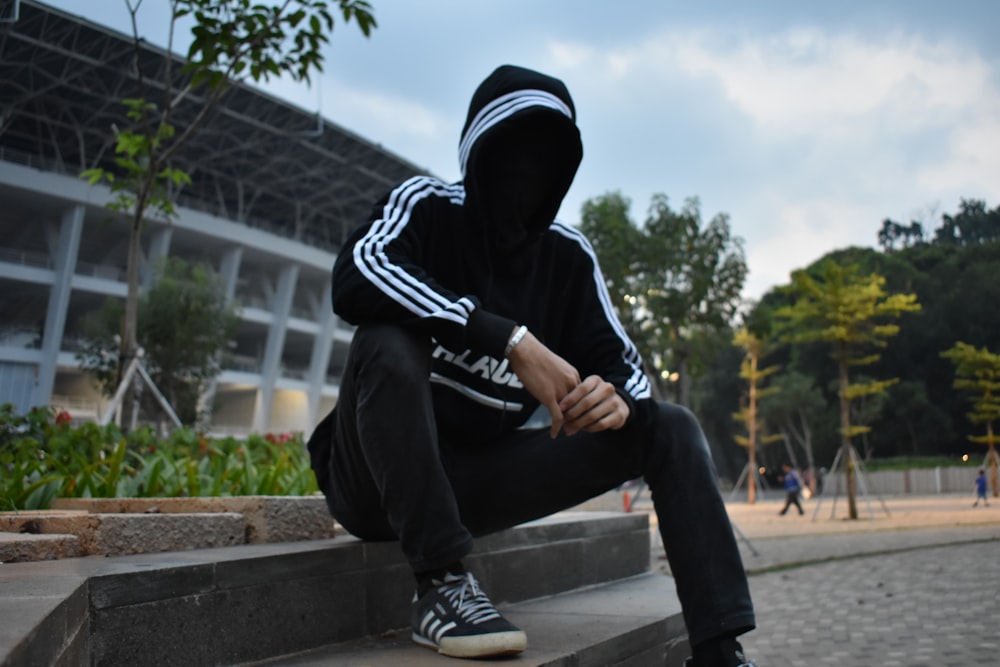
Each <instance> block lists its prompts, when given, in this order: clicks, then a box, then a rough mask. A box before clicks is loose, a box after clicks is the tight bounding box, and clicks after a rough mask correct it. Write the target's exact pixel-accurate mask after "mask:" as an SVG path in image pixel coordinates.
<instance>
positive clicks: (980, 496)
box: [972, 469, 990, 507]
mask: <svg viewBox="0 0 1000 667" xmlns="http://www.w3.org/2000/svg"><path fill="white" fill-rule="evenodd" d="M980 500H982V501H983V505H985V506H986V507H989V505H990V503H989V501H987V500H986V471H985V470H983V469H980V470H979V477H977V478H976V502H974V503H972V506H973V507H978V506H979V501H980Z"/></svg>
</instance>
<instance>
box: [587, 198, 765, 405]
mask: <svg viewBox="0 0 1000 667" xmlns="http://www.w3.org/2000/svg"><path fill="white" fill-rule="evenodd" d="M699 207H700V204H699V202H698V200H697V198H691V199H688V200H687V201H686V202H685V205H684V208H683V209H681V210H680V211H673V210H672V209H671V208H670V206H669V203H668V200H667V197H666V195H662V194H657V195H654V196H653V198H652V202H651V204H650V207H649V212H648V215H647V217H646V221H645V223H644V224H643V225H642V227H641V228H640V227H638V226H637V225H636V224H635V223H633V222H632V221H631V220H630V218H629V216H628V208H629V201H628V200H627V199H625V198H623V197H622V196H621V195H620V194H617V193H612V194H608V195H605V196H603V197H598V198H595V199H591V200H588V201H587V202H585V203H584V204H583V208H582V212H581V224H580V229H581V231H582V232H583V233H584V234H585V235H586V236H587V237H588V238H589V239H590V240H591V242H592V243H593V245H594V248H595V251H596V252H597V256H598V259H599V261H600V263H601V266H602V270H604V271H605V278H606V280H607V281H608V288H609V290H610V292H611V294H612V295H614V301H615V307H616V309H617V310H618V314H619V317H620V318H621V319H622V320H623V322H624V323H625V326H626V328H627V330H628V331H629V334H630V335H631V336H632V337H633V338H634V340H635V342H636V344H637V345H638V346H639V349H640V351H641V352H642V353H643V356H644V357H645V358H646V359H647V360H651V361H652V363H653V364H654V366H655V368H656V370H657V371H658V372H657V373H651V375H652V376H653V377H655V378H656V379H657V382H662V380H663V379H664V378H676V382H677V387H678V391H677V402H679V403H681V404H682V405H686V406H689V405H690V386H691V385H690V382H691V379H690V367H691V361H692V357H693V354H692V347H691V342H692V338H693V337H694V335H695V333H696V332H697V331H698V330H716V331H717V330H721V329H723V328H725V327H727V326H728V325H729V323H730V322H731V321H732V319H733V317H734V315H735V314H736V312H737V310H738V308H739V305H740V292H741V290H742V289H743V284H744V282H745V281H746V275H747V264H746V257H745V255H744V252H743V240H742V239H741V238H739V237H736V236H733V235H732V232H731V230H730V227H729V216H727V215H726V214H724V213H720V214H718V215H716V216H715V217H714V218H712V219H711V220H710V221H709V222H708V223H707V224H704V223H703V221H702V219H701V211H700V209H699ZM674 373H676V375H674ZM660 390H661V392H662V391H663V387H662V384H660Z"/></svg>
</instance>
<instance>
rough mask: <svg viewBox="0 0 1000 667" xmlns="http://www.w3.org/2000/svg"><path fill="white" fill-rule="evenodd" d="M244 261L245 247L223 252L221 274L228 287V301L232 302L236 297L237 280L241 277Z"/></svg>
mask: <svg viewBox="0 0 1000 667" xmlns="http://www.w3.org/2000/svg"><path fill="white" fill-rule="evenodd" d="M242 262H243V248H241V247H236V248H230V249H229V250H227V251H226V252H224V253H223V254H222V262H220V264H219V276H220V277H221V278H222V284H223V286H224V287H225V289H226V303H227V304H230V303H232V302H233V299H235V298H236V282H237V280H239V277H240V264H241V263H242Z"/></svg>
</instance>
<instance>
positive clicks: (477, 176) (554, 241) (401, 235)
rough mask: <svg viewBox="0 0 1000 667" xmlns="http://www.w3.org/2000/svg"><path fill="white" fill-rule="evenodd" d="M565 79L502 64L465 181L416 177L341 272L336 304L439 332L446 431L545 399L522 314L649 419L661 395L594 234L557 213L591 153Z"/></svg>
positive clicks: (469, 152)
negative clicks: (520, 370) (537, 394)
mask: <svg viewBox="0 0 1000 667" xmlns="http://www.w3.org/2000/svg"><path fill="white" fill-rule="evenodd" d="M575 121H576V113H575V109H574V107H573V101H572V99H571V98H570V95H569V91H568V90H567V89H566V87H565V85H563V83H562V82H561V81H559V80H558V79H554V78H552V77H549V76H546V75H544V74H540V73H538V72H534V71H531V70H528V69H523V68H520V67H514V66H510V65H505V66H503V67H500V68H498V69H497V70H495V71H494V72H493V73H492V74H491V75H490V76H489V77H488V78H487V79H486V80H485V81H483V83H482V84H480V86H479V88H478V89H477V90H476V92H475V94H474V95H473V97H472V103H471V105H470V107H469V115H468V117H467V119H466V122H465V127H464V128H463V130H462V138H461V142H460V143H459V159H460V162H461V166H462V175H463V180H462V181H461V182H459V183H453V184H446V183H443V182H441V181H439V180H436V179H434V178H428V177H422V176H421V177H415V178H412V179H410V180H408V181H406V182H404V183H402V184H400V185H399V186H397V187H396V188H394V189H393V190H392V191H391V192H390V193H389V194H388V195H386V197H384V198H383V199H382V200H381V201H380V202H379V203H378V205H376V207H375V209H374V211H373V214H372V218H371V219H370V220H369V221H368V223H367V224H365V225H362V226H361V227H360V228H358V229H357V230H355V232H354V233H353V234H352V235H351V237H350V238H349V239H348V241H347V243H346V244H345V246H344V249H343V251H342V252H341V254H340V255H339V256H338V258H337V261H336V263H335V265H334V268H333V308H334V311H335V312H336V313H337V314H338V315H339V316H341V317H342V318H344V319H345V320H347V321H348V322H351V323H353V324H364V323H369V322H397V323H400V324H405V325H407V326H410V327H413V328H415V329H416V330H418V331H422V332H425V333H426V334H427V335H429V336H431V337H432V338H433V340H434V344H433V347H432V349H433V370H432V374H431V381H432V382H433V386H434V404H435V413H436V416H437V421H438V428H439V429H440V430H441V431H442V432H444V433H446V434H453V435H455V436H461V437H469V436H472V437H474V438H476V439H478V440H489V439H491V438H493V437H495V436H497V435H499V434H501V433H503V432H506V431H509V430H511V429H513V428H516V427H518V426H520V425H522V424H523V423H524V422H525V421H526V420H527V419H528V418H529V417H530V416H531V414H532V413H533V412H534V410H535V409H536V408H537V407H538V402H537V401H536V400H535V399H534V398H533V397H532V396H531V395H530V394H529V393H528V392H527V391H526V390H525V389H524V387H523V386H522V385H521V383H520V382H519V381H518V379H517V376H515V375H514V374H513V373H512V372H511V370H510V368H509V366H508V362H507V360H506V359H505V358H504V356H503V351H504V348H505V346H506V344H507V340H508V338H509V337H510V335H511V331H512V330H513V329H514V327H515V326H517V325H519V324H524V325H526V326H527V327H528V328H529V329H530V330H531V332H532V333H533V334H534V335H535V336H536V337H537V338H538V339H539V340H540V341H541V342H542V343H544V344H545V345H546V346H548V347H549V349H551V350H552V351H554V352H555V353H556V354H558V355H560V356H561V357H563V358H564V359H566V360H567V361H568V362H569V363H571V364H572V365H573V366H574V367H576V369H577V370H578V371H579V373H580V376H581V377H587V376H588V375H591V374H596V375H599V376H601V377H602V378H604V379H605V380H607V381H608V382H611V383H612V384H614V385H615V387H616V388H617V389H618V393H619V394H620V395H621V396H622V397H623V398H625V400H626V401H627V402H628V403H629V406H630V408H631V410H632V415H631V417H630V422H634V421H636V419H637V418H639V419H641V417H639V415H638V414H637V413H640V412H644V411H645V404H646V403H647V401H648V399H649V397H650V393H649V384H648V382H647V380H646V378H645V376H644V375H643V372H642V363H641V361H640V359H639V354H638V352H637V351H636V349H635V346H634V345H633V344H632V342H631V341H630V340H629V339H628V337H627V335H626V334H625V331H624V330H623V329H622V326H621V324H620V323H619V322H618V320H617V318H616V317H615V315H614V311H613V310H612V307H611V302H610V299H609V297H608V292H607V288H606V286H605V284H604V278H603V276H602V275H601V273H600V269H599V268H598V266H597V260H596V258H595V256H594V252H593V250H592V249H591V247H590V245H589V243H588V242H587V241H586V239H585V238H584V237H583V236H582V235H581V234H580V233H579V232H578V231H576V230H575V229H573V228H571V227H568V226H566V225H563V224H562V223H559V222H557V221H555V220H554V218H555V215H556V212H557V211H558V210H559V206H560V204H561V202H562V200H563V197H565V195H566V192H567V191H568V190H569V187H570V184H571V183H572V181H573V177H574V175H575V174H576V170H577V167H578V166H579V164H580V160H581V158H582V155H583V148H582V145H581V142H580V133H579V131H578V130H577V127H576V122H575Z"/></svg>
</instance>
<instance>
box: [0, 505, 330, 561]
mask: <svg viewBox="0 0 1000 667" xmlns="http://www.w3.org/2000/svg"><path fill="white" fill-rule="evenodd" d="M52 507H53V509H51V510H45V511H28V512H0V536H2V537H3V540H2V541H0V562H23V561H31V560H52V559H58V558H70V557H77V556H87V555H90V556H93V555H104V556H109V555H110V556H116V555H123V554H138V553H152V552H163V551H179V550H183V549H206V548H214V547H220V546H230V545H234V544H262V543H272V542H294V541H301V540H319V539H328V538H331V537H333V536H334V535H336V534H337V524H336V522H335V521H334V520H333V518H332V517H331V516H330V514H329V511H328V510H327V507H326V501H325V500H324V499H323V497H322V496H238V497H230V498H59V499H56V500H54V501H53V503H52ZM11 533H14V534H20V535H21V537H18V538H11V537H9V534H11ZM56 534H61V535H70V536H75V539H76V545H75V546H74V545H73V544H71V543H70V541H69V538H66V537H63V538H61V540H55V538H54V537H51V536H54V535H56ZM25 535H45V536H50V537H48V539H41V538H40V539H32V538H28V537H25Z"/></svg>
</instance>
